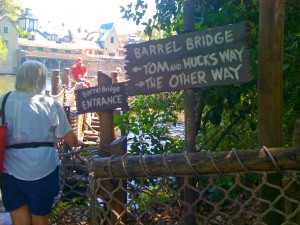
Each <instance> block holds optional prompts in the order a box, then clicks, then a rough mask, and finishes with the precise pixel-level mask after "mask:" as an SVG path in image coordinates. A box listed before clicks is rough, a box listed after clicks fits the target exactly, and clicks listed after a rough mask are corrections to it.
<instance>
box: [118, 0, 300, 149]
mask: <svg viewBox="0 0 300 225" xmlns="http://www.w3.org/2000/svg"><path fill="white" fill-rule="evenodd" d="M153 1H154V0H153ZM183 2H184V0H173V1H169V0H155V3H156V13H155V14H154V15H153V17H152V18H150V19H149V20H148V21H146V22H142V21H144V20H143V19H144V15H145V12H146V10H147V8H148V5H147V1H144V0H133V2H132V3H131V4H128V5H127V6H122V7H121V12H123V18H125V19H127V20H133V21H134V22H135V23H136V24H142V25H143V26H144V33H145V35H146V36H148V39H155V38H156V37H158V36H157V35H154V34H155V33H157V32H158V33H159V34H160V35H161V36H159V37H158V38H162V37H168V36H172V35H174V34H180V33H182V32H183V30H184V29H183V28H184V27H183V15H184V14H183ZM190 2H192V4H193V7H194V9H195V10H194V15H193V18H194V19H193V22H194V27H195V30H203V29H209V28H214V27H220V26H225V25H227V24H231V23H238V22H241V21H249V22H250V29H251V37H250V40H249V49H250V52H251V67H252V74H253V77H254V80H253V81H252V82H249V83H247V84H244V85H233V86H224V87H218V88H201V89H197V90H195V92H196V96H197V98H196V101H197V103H196V106H195V108H196V115H197V118H196V121H195V122H196V126H197V132H198V136H197V139H198V142H197V143H199V149H205V148H207V149H211V150H218V149H226V148H227V149H228V148H231V147H232V146H234V147H235V148H240V149H245V148H253V147H256V145H257V87H256V83H257V79H256V78H257V74H258V24H259V0H201V1H199V0H191V1H190ZM285 8H286V10H285V38H284V46H285V50H284V65H283V72H284V74H283V76H284V77H283V78H284V83H283V88H284V91H283V95H284V96H283V98H284V115H283V116H284V138H285V140H284V142H285V145H287V146H290V145H291V144H292V132H293V125H294V123H295V120H296V119H297V118H299V117H300V107H299V105H300V102H299V101H300V100H299V99H300V98H299V94H300V85H299V84H300V82H299V80H300V78H299V77H300V64H299V61H300V38H299V36H300V27H299V26H298V25H299V21H300V13H299V12H300V8H299V1H298V0H288V1H286V7H285ZM167 110H168V107H166V108H165V111H167Z"/></svg>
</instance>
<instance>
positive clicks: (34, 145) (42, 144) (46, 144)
mask: <svg viewBox="0 0 300 225" xmlns="http://www.w3.org/2000/svg"><path fill="white" fill-rule="evenodd" d="M38 147H54V143H53V142H30V143H20V144H13V145H8V146H6V148H38Z"/></svg>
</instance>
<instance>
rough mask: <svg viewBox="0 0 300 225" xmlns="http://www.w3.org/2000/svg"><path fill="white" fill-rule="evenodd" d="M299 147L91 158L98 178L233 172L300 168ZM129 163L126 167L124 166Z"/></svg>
mask: <svg viewBox="0 0 300 225" xmlns="http://www.w3.org/2000/svg"><path fill="white" fill-rule="evenodd" d="M299 161H300V149H299V148H270V149H264V148H262V149H260V150H240V151H229V152H221V153H218V154H217V153H211V154H209V153H207V152H197V153H196V152H195V153H187V152H186V153H180V154H170V155H147V156H145V155H141V156H127V157H124V156H119V157H114V158H112V159H111V158H110V157H107V158H95V159H93V160H92V161H91V164H92V165H91V166H92V168H93V169H92V171H94V176H95V178H112V177H115V178H128V175H129V176H131V177H135V178H138V177H147V176H151V177H161V176H188V175H191V176H192V175H207V174H218V173H220V172H221V173H222V174H231V173H243V172H251V171H253V172H257V171H260V172H264V171H266V172H267V171H279V170H299V169H300V163H299ZM124 165H125V168H124Z"/></svg>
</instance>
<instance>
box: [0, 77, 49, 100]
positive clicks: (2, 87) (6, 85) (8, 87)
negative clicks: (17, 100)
mask: <svg viewBox="0 0 300 225" xmlns="http://www.w3.org/2000/svg"><path fill="white" fill-rule="evenodd" d="M15 79H16V76H14V75H0V96H2V95H3V94H5V93H6V92H8V91H12V90H14V89H15ZM46 90H51V77H47V82H46Z"/></svg>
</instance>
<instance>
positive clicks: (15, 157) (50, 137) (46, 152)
mask: <svg viewBox="0 0 300 225" xmlns="http://www.w3.org/2000/svg"><path fill="white" fill-rule="evenodd" d="M2 99H3V96H2V98H1V102H2ZM1 102H0V104H1ZM5 117H6V122H7V123H8V130H7V133H8V135H7V145H12V144H18V143H31V142H53V143H56V142H57V141H58V139H59V138H62V137H64V136H65V135H66V134H67V133H68V132H70V131H71V130H72V128H71V126H70V124H69V121H68V119H67V117H66V114H65V112H64V110H63V109H62V107H61V106H60V104H59V103H58V102H56V101H55V100H54V99H52V98H51V97H47V96H45V95H43V94H37V93H24V92H17V91H13V92H12V93H11V94H10V95H9V97H8V99H7V102H6V105H5ZM58 165H60V160H59V157H58V154H57V152H56V149H55V148H54V147H44V146H43V147H37V148H22V149H13V148H7V149H6V151H5V157H4V169H3V173H8V174H10V175H12V176H14V177H16V178H18V179H21V180H28V181H31V180H38V179H41V178H43V177H45V176H47V175H48V174H50V173H51V172H53V171H54V170H55V168H56V167H57V166H58Z"/></svg>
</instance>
